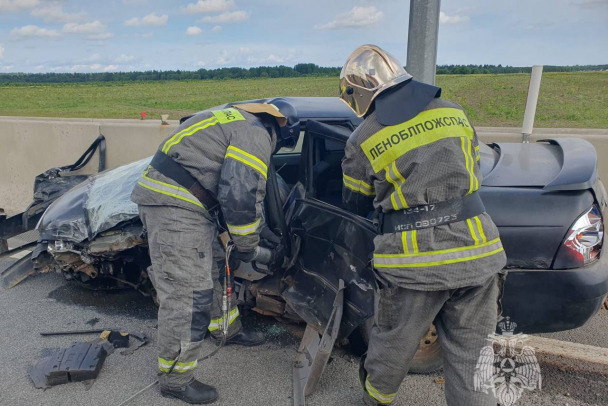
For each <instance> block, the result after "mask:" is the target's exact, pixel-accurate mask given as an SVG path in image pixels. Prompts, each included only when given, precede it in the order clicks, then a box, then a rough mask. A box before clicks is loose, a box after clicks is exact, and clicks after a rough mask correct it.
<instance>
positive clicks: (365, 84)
mask: <svg viewBox="0 0 608 406" xmlns="http://www.w3.org/2000/svg"><path fill="white" fill-rule="evenodd" d="M411 77H412V75H410V74H409V73H407V72H406V70H405V69H404V68H403V66H401V63H399V61H398V60H397V58H395V57H394V56H392V55H391V54H389V53H388V52H386V51H385V50H383V49H382V48H380V47H378V46H376V45H362V46H360V47H359V48H357V49H355V50H354V51H353V53H352V54H350V56H349V57H348V59H347V60H346V62H345V63H344V66H343V67H342V72H340V99H342V101H344V102H345V103H346V104H348V105H349V107H350V108H351V109H353V111H354V112H355V114H356V115H357V116H358V117H363V116H364V115H365V113H367V111H368V110H369V107H370V106H371V104H372V102H373V101H374V99H375V98H376V96H378V95H379V94H380V93H382V92H383V91H384V90H386V89H388V88H390V87H392V86H395V85H396V84H398V83H401V82H404V81H406V80H408V79H410V78H411Z"/></svg>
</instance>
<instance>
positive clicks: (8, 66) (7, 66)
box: [2, 65, 13, 72]
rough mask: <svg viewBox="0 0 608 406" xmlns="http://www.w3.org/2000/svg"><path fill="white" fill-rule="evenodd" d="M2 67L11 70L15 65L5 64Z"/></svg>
mask: <svg viewBox="0 0 608 406" xmlns="http://www.w3.org/2000/svg"><path fill="white" fill-rule="evenodd" d="M2 69H4V70H5V71H7V72H8V71H11V70H13V65H5V66H3V67H2Z"/></svg>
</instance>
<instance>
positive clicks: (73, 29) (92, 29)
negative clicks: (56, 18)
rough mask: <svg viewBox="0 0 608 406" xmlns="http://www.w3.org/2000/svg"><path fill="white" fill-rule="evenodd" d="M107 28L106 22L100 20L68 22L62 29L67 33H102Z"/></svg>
mask: <svg viewBox="0 0 608 406" xmlns="http://www.w3.org/2000/svg"><path fill="white" fill-rule="evenodd" d="M105 29H106V26H105V24H102V23H101V22H100V21H98V20H96V21H91V22H90V23H84V24H78V23H67V24H64V25H63V28H62V29H61V31H63V32H65V33H67V34H85V35H86V34H90V35H94V34H102V33H103V32H104V31H105Z"/></svg>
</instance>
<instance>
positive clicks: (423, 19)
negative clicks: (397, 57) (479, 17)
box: [406, 0, 441, 85]
mask: <svg viewBox="0 0 608 406" xmlns="http://www.w3.org/2000/svg"><path fill="white" fill-rule="evenodd" d="M440 6H441V0H410V24H409V31H408V36H407V67H406V69H407V71H408V72H409V73H410V74H411V75H412V76H414V79H416V80H418V81H420V82H424V83H428V84H430V85H434V84H435V71H436V68H437V37H438V32H439V8H440Z"/></svg>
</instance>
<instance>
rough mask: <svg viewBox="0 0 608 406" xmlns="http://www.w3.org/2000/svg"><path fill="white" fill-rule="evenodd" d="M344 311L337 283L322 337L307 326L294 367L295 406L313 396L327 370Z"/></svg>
mask: <svg viewBox="0 0 608 406" xmlns="http://www.w3.org/2000/svg"><path fill="white" fill-rule="evenodd" d="M343 309H344V281H343V280H340V281H339V282H338V292H337V293H336V295H335V298H334V302H333V308H332V312H331V316H330V318H329V321H328V323H327V327H326V328H325V331H324V332H323V335H322V336H320V335H319V333H318V332H317V331H316V329H315V328H314V326H311V325H310V324H308V325H307V326H306V331H305V332H304V337H303V338H302V342H301V343H300V348H299V349H298V355H296V359H295V360H294V364H293V401H294V406H305V405H306V396H309V395H311V394H312V393H313V392H314V390H315V388H316V387H317V384H318V383H319V380H320V379H321V375H322V374H323V371H324V370H325V367H326V366H327V362H328V361H329V357H330V355H331V350H332V349H333V348H334V344H335V343H336V339H337V338H338V331H339V329H340V324H341V322H342V315H343Z"/></svg>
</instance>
